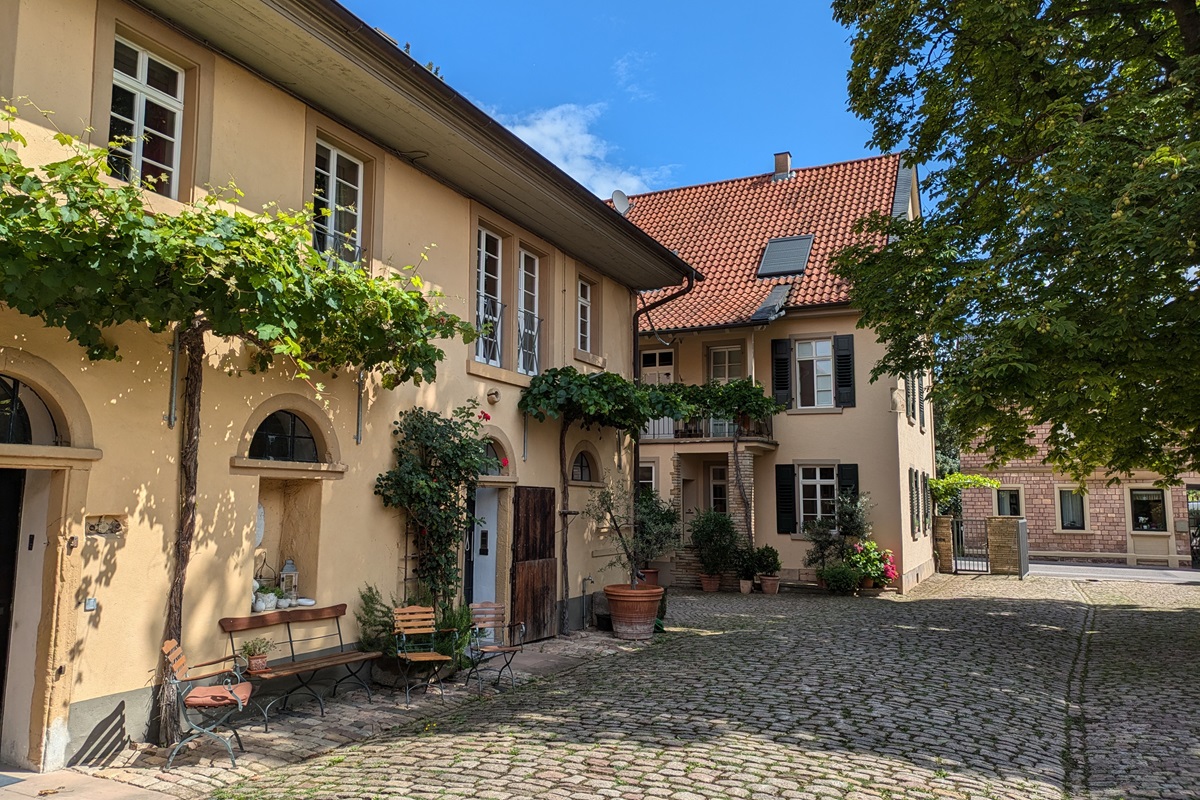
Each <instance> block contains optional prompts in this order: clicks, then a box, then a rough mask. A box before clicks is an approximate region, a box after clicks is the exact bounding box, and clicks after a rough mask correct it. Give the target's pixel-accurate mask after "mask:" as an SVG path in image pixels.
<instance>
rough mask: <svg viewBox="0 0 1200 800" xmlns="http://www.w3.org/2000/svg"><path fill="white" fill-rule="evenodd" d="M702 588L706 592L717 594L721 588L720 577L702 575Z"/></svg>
mask: <svg viewBox="0 0 1200 800" xmlns="http://www.w3.org/2000/svg"><path fill="white" fill-rule="evenodd" d="M700 588H701V589H703V590H704V591H706V592H715V591H717V590H719V589H720V588H721V576H720V575H701V576H700Z"/></svg>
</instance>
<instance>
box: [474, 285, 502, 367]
mask: <svg viewBox="0 0 1200 800" xmlns="http://www.w3.org/2000/svg"><path fill="white" fill-rule="evenodd" d="M504 307H505V306H504V303H501V302H500V301H499V300H497V299H496V298H494V297H488V296H486V295H480V296H479V299H478V302H477V304H476V306H475V327H477V328H478V329H479V338H478V339H476V340H475V360H476V361H482V362H484V363H485V364H491V365H492V366H493V367H498V366H500V355H501V353H500V333H501V329H502V323H503V320H504Z"/></svg>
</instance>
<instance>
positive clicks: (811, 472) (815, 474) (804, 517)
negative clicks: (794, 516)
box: [798, 465, 837, 531]
mask: <svg viewBox="0 0 1200 800" xmlns="http://www.w3.org/2000/svg"><path fill="white" fill-rule="evenodd" d="M798 472H799V473H800V519H799V523H800V530H801V531H803V530H804V525H805V523H807V522H810V521H812V520H817V519H827V518H831V517H833V516H834V515H835V514H836V513H837V467H834V466H806V465H801V466H800V468H799V470H798Z"/></svg>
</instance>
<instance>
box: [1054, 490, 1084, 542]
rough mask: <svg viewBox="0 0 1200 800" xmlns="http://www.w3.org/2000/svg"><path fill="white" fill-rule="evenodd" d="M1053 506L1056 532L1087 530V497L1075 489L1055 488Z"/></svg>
mask: <svg viewBox="0 0 1200 800" xmlns="http://www.w3.org/2000/svg"><path fill="white" fill-rule="evenodd" d="M1054 505H1055V508H1056V510H1057V512H1058V530H1060V531H1086V530H1087V512H1088V508H1087V495H1085V494H1083V493H1082V492H1080V491H1078V490H1077V489H1076V488H1075V487H1073V486H1072V487H1063V486H1059V487H1056V488H1055V490H1054Z"/></svg>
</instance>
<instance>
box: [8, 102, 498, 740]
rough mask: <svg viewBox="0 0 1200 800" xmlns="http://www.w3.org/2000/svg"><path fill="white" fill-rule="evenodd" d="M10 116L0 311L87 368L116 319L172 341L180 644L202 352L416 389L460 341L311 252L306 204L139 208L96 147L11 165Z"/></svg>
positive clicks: (164, 719)
mask: <svg viewBox="0 0 1200 800" xmlns="http://www.w3.org/2000/svg"><path fill="white" fill-rule="evenodd" d="M16 115H17V108H16V107H15V106H13V105H12V104H10V103H8V102H7V101H2V102H0V302H2V303H4V304H5V305H7V306H9V307H10V308H13V309H15V310H16V311H18V312H20V313H22V314H25V315H27V316H30V317H33V318H36V319H39V320H41V321H43V322H44V323H45V324H46V325H49V326H54V327H59V328H62V329H64V330H65V331H66V332H67V335H68V336H69V337H70V338H71V339H72V340H74V341H76V342H78V343H79V345H80V346H81V347H83V348H84V350H85V351H86V353H87V355H88V357H89V358H91V359H116V358H118V357H119V353H118V349H117V346H116V345H115V344H114V343H113V342H112V341H111V338H110V337H109V334H110V333H111V332H112V330H113V329H114V328H115V327H116V326H119V325H124V324H133V325H140V326H144V327H146V328H148V329H149V330H150V331H151V332H153V333H165V332H174V333H176V334H177V335H178V341H179V346H180V349H181V351H182V355H183V378H184V387H185V388H184V403H183V416H182V425H181V435H180V461H179V463H180V482H179V486H180V494H179V511H178V515H177V523H176V532H175V538H174V542H173V546H172V552H171V566H170V570H171V578H170V580H171V583H170V589H169V592H168V596H167V603H166V609H165V611H166V621H165V624H164V628H163V634H164V637H163V638H164V639H176V640H181V639H182V620H183V596H184V595H183V592H184V584H185V581H186V579H187V569H188V563H189V560H190V558H191V550H192V542H193V539H194V538H195V532H196V499H197V473H198V469H199V463H198V460H199V459H198V445H199V439H200V409H201V404H202V396H203V395H202V386H203V382H204V377H205V373H206V372H207V371H208V369H209V367H208V365H207V357H208V355H209V352H210V351H209V349H208V348H209V347H210V346H211V344H213V343H215V342H216V341H217V340H218V339H226V340H232V341H236V342H237V343H238V345H239V346H241V347H243V348H244V349H245V351H246V352H247V354H248V355H249V357H250V360H251V364H252V369H255V370H261V369H266V368H268V367H269V366H271V365H272V364H274V363H277V362H278V361H280V360H282V361H283V362H285V364H286V367H287V369H288V371H289V372H290V373H291V374H292V375H294V376H296V377H298V378H309V377H310V376H312V375H314V374H315V373H319V372H329V371H333V370H338V369H343V368H354V369H363V370H367V371H375V372H377V373H378V374H379V375H380V376H381V378H382V381H383V384H384V385H385V386H386V387H388V388H392V387H395V386H397V385H399V384H401V383H403V382H405V381H413V382H417V383H419V382H421V381H422V380H426V379H428V380H432V379H433V378H434V377H435V375H436V372H437V363H438V362H439V361H440V360H441V359H442V357H443V353H442V351H441V350H440V349H439V348H438V347H437V345H436V344H435V343H434V342H435V340H437V339H448V338H453V337H462V338H464V339H467V340H470V339H471V338H473V337H474V335H475V331H474V329H473V328H472V327H471V326H469V325H468V324H466V323H465V322H463V321H462V320H460V319H458V318H457V317H455V316H453V315H451V314H448V313H446V312H445V311H443V310H442V309H441V308H440V306H439V304H438V303H437V301H436V299H435V298H433V297H432V296H431V295H430V294H428V293H426V292H424V291H423V286H422V284H421V281H420V279H419V277H418V276H417V275H416V273H415V271H414V270H413V269H412V268H411V267H409V268H406V269H404V270H401V271H400V272H398V273H391V272H389V273H388V274H386V275H381V276H372V275H371V274H369V272H368V271H365V270H364V269H362V267H361V265H359V264H356V263H347V262H345V261H342V260H341V259H339V258H337V257H336V255H333V256H331V255H329V254H326V253H320V252H318V251H317V250H315V249H314V247H313V244H312V223H313V213H312V209H311V208H307V209H305V210H304V211H285V210H282V209H280V208H277V207H273V206H272V207H267V208H265V209H263V211H262V212H259V213H254V214H250V213H247V212H245V211H243V210H241V209H240V208H238V207H237V205H236V202H237V200H238V198H239V197H240V196H241V195H240V192H238V191H237V189H236V188H234V187H229V188H228V189H226V190H224V191H217V192H214V193H212V194H209V195H207V196H205V197H204V198H203V199H201V200H199V201H197V202H195V203H190V204H183V205H182V206H180V207H179V209H178V211H177V212H175V213H153V212H152V210H151V209H150V208H149V207H148V206H147V205H146V199H145V193H144V187H143V186H140V185H138V184H137V183H114V182H113V181H112V180H110V179H109V177H108V173H109V168H108V163H107V155H108V154H107V151H106V150H104V149H102V148H95V147H91V146H88V145H86V144H84V143H82V142H80V141H78V140H77V139H75V138H73V137H71V136H69V135H67V134H64V133H61V132H60V133H58V134H56V135H55V136H54V139H55V141H56V142H57V143H58V145H59V146H60V147H61V148H62V158H61V159H60V160H57V161H53V162H50V163H44V164H41V165H34V164H27V163H25V161H24V160H23V153H24V151H25V149H26V148H27V146H28V143H27V141H26V139H25V137H24V136H23V135H22V134H21V132H20V131H19V130H18V129H17V128H16V126H15V122H16ZM156 201H157V202H162V201H161V199H160V198H156ZM159 714H160V717H159V719H160V729H161V731H162V735H163V737H164V739H166V740H168V741H169V740H171V739H174V738H176V737H177V736H178V733H179V721H178V716H177V712H176V704H175V698H174V695H173V692H172V690H171V685H170V684H169V683H167V682H163V684H162V689H161V691H160V709H159Z"/></svg>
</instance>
